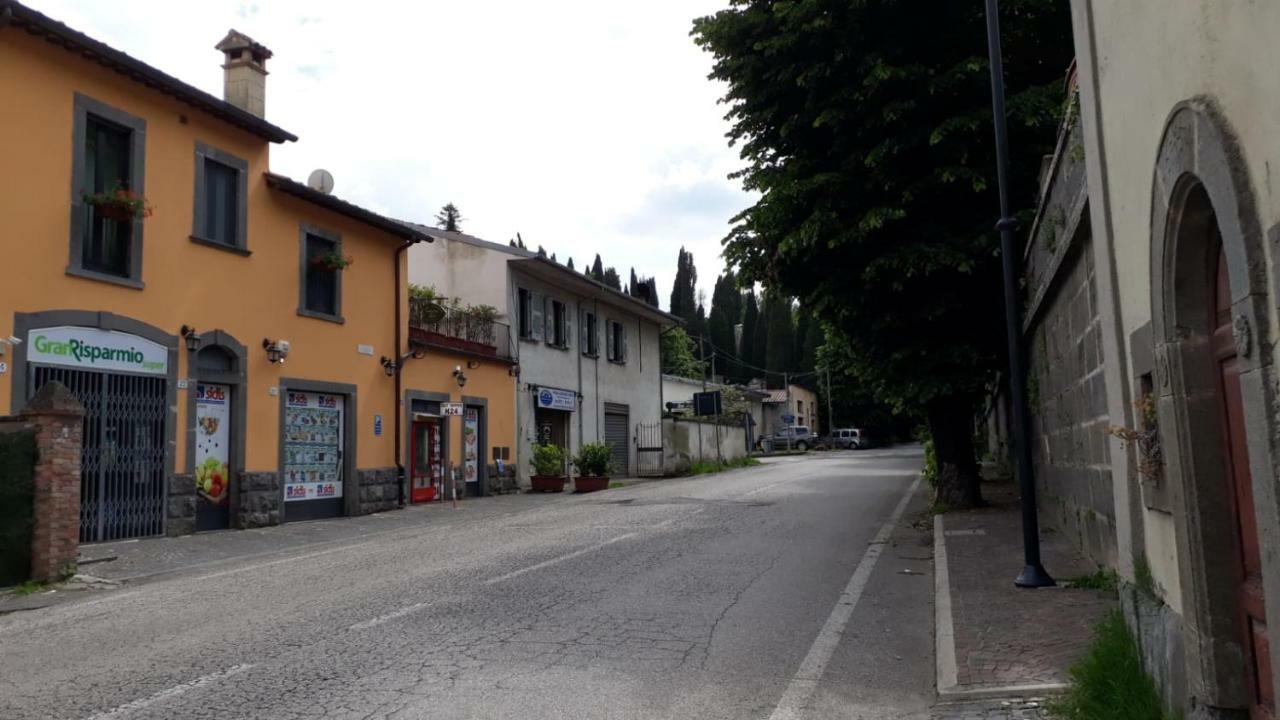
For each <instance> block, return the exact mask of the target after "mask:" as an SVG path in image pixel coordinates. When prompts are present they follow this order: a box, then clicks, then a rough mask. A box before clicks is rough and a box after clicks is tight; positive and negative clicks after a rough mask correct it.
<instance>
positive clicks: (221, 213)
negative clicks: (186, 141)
mask: <svg viewBox="0 0 1280 720" xmlns="http://www.w3.org/2000/svg"><path fill="white" fill-rule="evenodd" d="M248 173H249V164H248V163H247V162H245V161H244V160H241V159H240V158H237V157H235V156H234V155H230V154H228V153H225V152H222V151H221V150H218V149H216V148H212V147H209V146H208V145H204V144H201V143H196V175H195V209H194V212H193V217H194V223H193V227H192V229H191V239H192V240H194V241H196V242H198V243H201V244H205V245H211V246H213V247H218V248H223V249H230V250H238V251H242V252H244V253H245V254H247V253H248V250H247V247H246V246H247V242H246V241H247V238H246V230H247V225H248V221H247V214H246V196H247V194H248Z"/></svg>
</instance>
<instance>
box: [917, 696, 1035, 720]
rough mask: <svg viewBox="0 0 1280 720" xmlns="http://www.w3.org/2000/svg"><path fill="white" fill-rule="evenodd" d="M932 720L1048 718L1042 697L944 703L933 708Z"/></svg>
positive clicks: (1022, 719) (1029, 719)
mask: <svg viewBox="0 0 1280 720" xmlns="http://www.w3.org/2000/svg"><path fill="white" fill-rule="evenodd" d="M933 713H934V714H933V720H1049V717H1050V716H1049V713H1048V711H1047V710H1046V709H1045V699H1044V698H1027V699H1024V700H981V701H974V702H961V703H945V704H942V705H938V706H937V707H935V708H934V710H933Z"/></svg>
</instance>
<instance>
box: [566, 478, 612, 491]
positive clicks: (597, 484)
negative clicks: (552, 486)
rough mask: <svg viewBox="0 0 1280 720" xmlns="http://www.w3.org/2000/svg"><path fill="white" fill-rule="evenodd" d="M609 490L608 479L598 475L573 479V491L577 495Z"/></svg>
mask: <svg viewBox="0 0 1280 720" xmlns="http://www.w3.org/2000/svg"><path fill="white" fill-rule="evenodd" d="M608 488H609V478H607V477H603V476H600V475H579V476H578V477H576V478H574V479H573V491H574V492H579V493H589V492H597V491H599V490H607V489H608Z"/></svg>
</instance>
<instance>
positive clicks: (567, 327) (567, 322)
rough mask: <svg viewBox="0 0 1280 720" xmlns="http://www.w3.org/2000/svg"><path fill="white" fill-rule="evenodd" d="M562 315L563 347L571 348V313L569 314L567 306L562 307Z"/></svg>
mask: <svg viewBox="0 0 1280 720" xmlns="http://www.w3.org/2000/svg"><path fill="white" fill-rule="evenodd" d="M561 311H562V312H563V313H564V346H565V347H573V313H571V312H569V306H568V305H564V306H562V310H561Z"/></svg>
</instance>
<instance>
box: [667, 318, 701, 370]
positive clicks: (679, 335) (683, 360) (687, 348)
mask: <svg viewBox="0 0 1280 720" xmlns="http://www.w3.org/2000/svg"><path fill="white" fill-rule="evenodd" d="M696 345H697V344H696V343H695V342H694V340H693V338H691V337H689V334H688V333H686V332H685V331H684V328H681V327H676V328H672V329H670V330H668V331H666V332H664V333H662V338H661V348H660V350H661V353H662V372H664V373H666V374H668V375H679V376H680V377H686V378H694V379H701V378H702V373H703V365H702V361H700V360H698V358H697V356H695V355H694V349H695V347H696Z"/></svg>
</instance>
